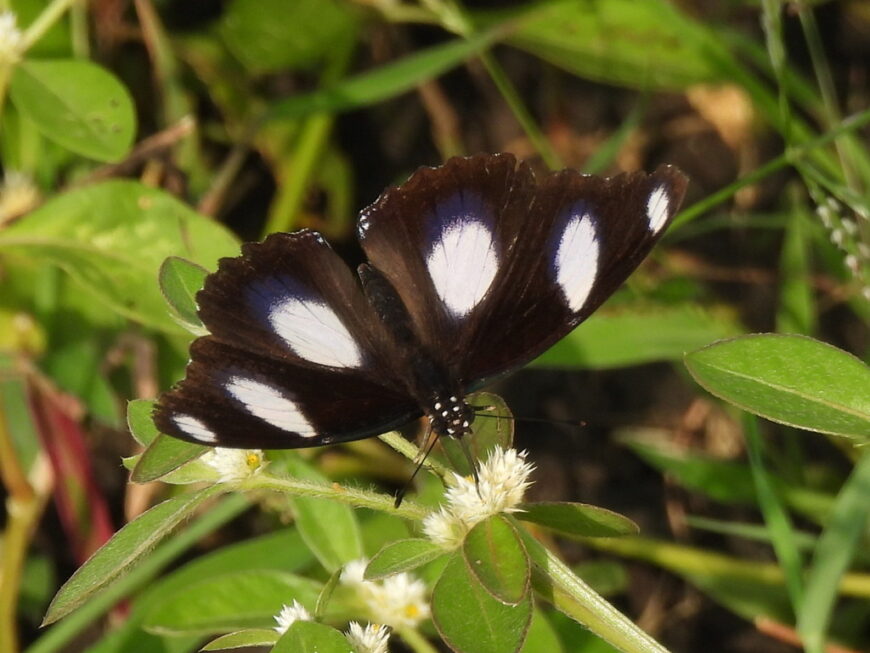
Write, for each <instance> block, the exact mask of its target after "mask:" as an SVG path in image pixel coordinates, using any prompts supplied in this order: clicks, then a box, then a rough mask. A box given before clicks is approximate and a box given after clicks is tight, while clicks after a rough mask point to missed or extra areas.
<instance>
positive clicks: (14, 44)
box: [0, 11, 24, 64]
mask: <svg viewBox="0 0 870 653" xmlns="http://www.w3.org/2000/svg"><path fill="white" fill-rule="evenodd" d="M23 44H24V35H23V34H22V33H21V30H20V29H18V19H17V17H16V16H15V12H14V11H0V64H10V63H15V62H16V61H18V60H19V59H20V58H21V47H22V45H23Z"/></svg>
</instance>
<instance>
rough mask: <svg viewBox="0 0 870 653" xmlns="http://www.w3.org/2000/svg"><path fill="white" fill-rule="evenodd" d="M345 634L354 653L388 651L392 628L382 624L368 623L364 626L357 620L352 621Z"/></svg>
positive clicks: (382, 652)
mask: <svg viewBox="0 0 870 653" xmlns="http://www.w3.org/2000/svg"><path fill="white" fill-rule="evenodd" d="M344 636H345V637H347V641H348V642H349V643H350V645H351V647H352V648H353V650H354V653H387V651H388V649H387V642H388V641H389V639H390V629H389V628H388V627H387V626H381V625H380V624H367V625H366V627H365V628H363V627H362V626H361V625H360V624H358V623H357V622H356V621H351V622H350V623H349V624H348V628H347V632H346V633H345V634H344Z"/></svg>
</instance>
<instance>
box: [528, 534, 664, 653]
mask: <svg viewBox="0 0 870 653" xmlns="http://www.w3.org/2000/svg"><path fill="white" fill-rule="evenodd" d="M512 521H513V522H514V526H515V527H516V528H517V531H518V532H519V533H520V534H521V536H522V538H523V542H524V544H525V545H526V550H527V551H528V553H529V557H530V558H531V560H532V562H533V563H534V566H533V571H532V583H533V585H534V587H535V590H536V591H537V592H538V593H539V594H541V595H542V596H543V597H544V598H546V599H547V600H548V601H550V602H552V604H553V606H554V607H555V608H556V609H558V610H559V611H560V612H563V613H564V614H566V615H568V616H569V617H571V618H572V619H574V620H575V621H577V622H578V623H579V624H581V625H583V626H585V627H586V628H588V629H589V630H590V631H592V632H593V633H595V634H596V635H598V636H599V637H600V638H601V639H603V640H604V641H606V642H607V643H608V644H610V645H611V646H614V647H615V648H617V649H619V650H620V651H623V653H667V649H666V648H664V647H663V646H662V645H661V644H659V643H658V642H656V641H655V640H654V639H653V638H652V637H650V636H649V635H648V634H647V633H645V632H644V631H643V630H641V629H640V628H639V627H638V626H637V624H635V623H634V622H633V621H631V619H629V618H628V617H626V616H625V615H624V614H622V613H621V612H620V611H619V610H617V609H616V608H615V607H614V606H613V605H611V604H610V603H609V602H608V601H607V600H606V599H605V598H604V597H603V596H601V595H600V594H598V593H597V592H596V591H595V590H593V589H592V588H591V587H589V585H587V584H586V583H585V582H584V581H583V580H582V579H580V578H578V577H577V575H576V574H574V572H572V571H571V570H570V569H569V568H568V566H567V565H566V564H565V563H564V562H562V561H561V560H559V559H558V558H557V557H556V556H555V555H554V554H553V553H552V552H551V551H550V550H549V549H547V548H546V547H545V546H543V545H542V544H541V543H540V542H538V540H536V539H535V538H534V537H532V536H531V535H530V534H529V532H528V531H527V530H526V529H525V528H523V527H522V526H520V525H518V524H517V523H516V521H515V520H513V519H512Z"/></svg>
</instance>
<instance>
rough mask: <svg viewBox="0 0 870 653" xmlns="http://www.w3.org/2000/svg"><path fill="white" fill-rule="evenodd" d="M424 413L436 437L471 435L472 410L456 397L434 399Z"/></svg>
mask: <svg viewBox="0 0 870 653" xmlns="http://www.w3.org/2000/svg"><path fill="white" fill-rule="evenodd" d="M426 413H427V416H428V417H429V424H430V425H431V426H432V430H433V431H434V432H435V433H437V434H438V435H449V436H450V437H453V438H460V437H462V436H463V435H466V434H468V433H471V424H472V422H474V410H472V408H471V406H469V405H468V404H467V403H466V401H465V399H463V398H462V397H460V396H458V395H449V396H443V397H436V398H435V401H434V402H433V403H432V405H431V406H430V407H429V410H428V411H426Z"/></svg>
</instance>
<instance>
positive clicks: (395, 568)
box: [365, 538, 444, 580]
mask: <svg viewBox="0 0 870 653" xmlns="http://www.w3.org/2000/svg"><path fill="white" fill-rule="evenodd" d="M442 555H444V549H442V548H441V547H440V546H438V545H437V544H433V543H432V542H431V541H429V540H424V539H422V538H412V539H407V540H398V541H396V542H390V543H389V544H387V545H385V546H384V547H383V548H382V549H381V550H380V551H378V552H377V553H376V554H375V555H374V557H373V558H372V559H371V561H370V562H369V564H368V566H367V567H366V571H365V578H366V580H380V579H381V578H386V577H387V576H392V575H393V574H398V573H400V572H403V571H411V570H412V569H416V568H417V567H421V566H423V565H425V564H426V563H428V562H432V561H433V560H435V559H436V558H439V557H441V556H442Z"/></svg>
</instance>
